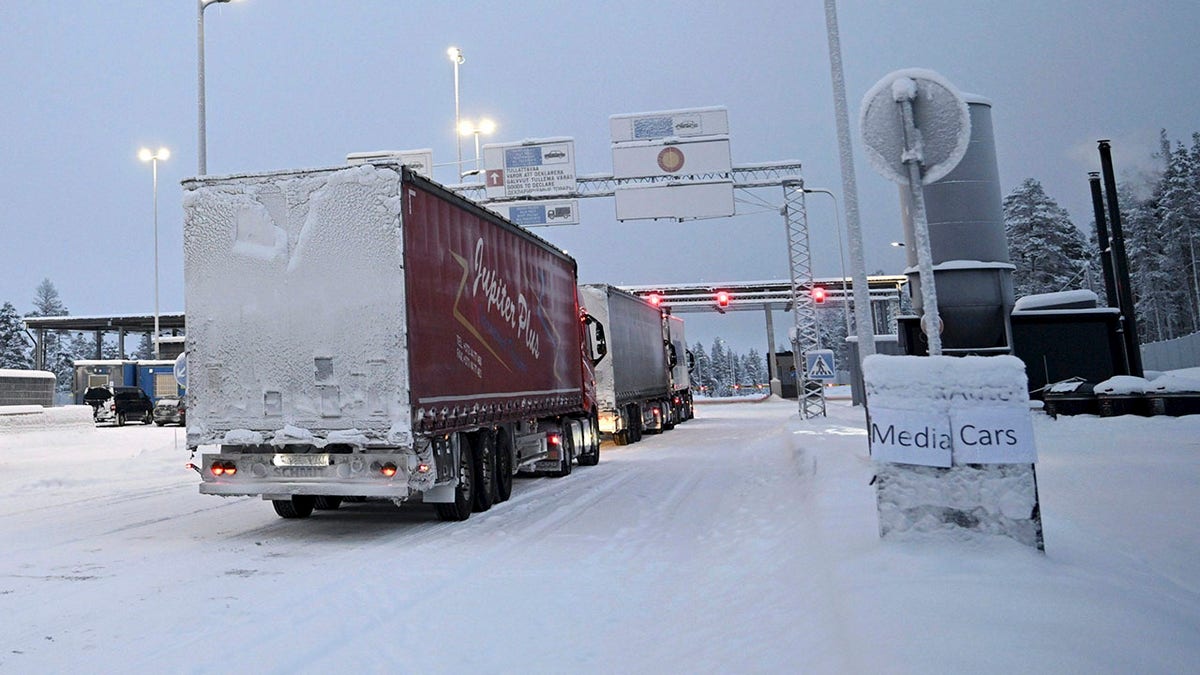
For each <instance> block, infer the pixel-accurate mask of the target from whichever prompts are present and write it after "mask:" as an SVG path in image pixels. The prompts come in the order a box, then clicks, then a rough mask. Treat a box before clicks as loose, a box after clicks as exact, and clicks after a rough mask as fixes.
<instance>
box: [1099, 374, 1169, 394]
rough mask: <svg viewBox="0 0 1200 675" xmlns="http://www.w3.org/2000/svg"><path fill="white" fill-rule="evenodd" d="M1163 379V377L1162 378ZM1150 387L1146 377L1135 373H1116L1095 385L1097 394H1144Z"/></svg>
mask: <svg viewBox="0 0 1200 675" xmlns="http://www.w3.org/2000/svg"><path fill="white" fill-rule="evenodd" d="M1160 379H1161V378H1160ZM1149 388H1150V382H1149V381H1148V380H1146V378H1144V377H1134V376H1133V375H1114V376H1113V377H1110V378H1108V379H1107V380H1105V381H1103V382H1101V383H1099V384H1097V385H1096V387H1095V392H1096V393H1097V394H1106V395H1112V396H1125V395H1129V394H1144V393H1146V390H1147V389H1149Z"/></svg>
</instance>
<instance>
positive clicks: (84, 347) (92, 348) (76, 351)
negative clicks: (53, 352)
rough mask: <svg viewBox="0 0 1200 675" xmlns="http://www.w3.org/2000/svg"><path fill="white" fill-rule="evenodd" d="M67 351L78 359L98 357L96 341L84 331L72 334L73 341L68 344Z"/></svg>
mask: <svg viewBox="0 0 1200 675" xmlns="http://www.w3.org/2000/svg"><path fill="white" fill-rule="evenodd" d="M67 351H69V352H70V353H71V357H72V358H74V359H75V360H77V361H78V360H88V359H94V358H96V341H95V340H94V339H93V338H89V337H88V336H87V335H85V334H84V333H75V334H74V335H72V336H71V341H70V343H68V345H67Z"/></svg>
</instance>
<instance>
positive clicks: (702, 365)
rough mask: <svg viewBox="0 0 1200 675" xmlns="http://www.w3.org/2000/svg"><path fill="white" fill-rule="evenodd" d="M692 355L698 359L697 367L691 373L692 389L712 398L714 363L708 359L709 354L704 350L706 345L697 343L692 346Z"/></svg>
mask: <svg viewBox="0 0 1200 675" xmlns="http://www.w3.org/2000/svg"><path fill="white" fill-rule="evenodd" d="M692 355H693V356H694V357H695V358H696V366H695V368H693V369H692V373H691V376H692V377H691V379H692V387H693V388H695V389H699V390H700V391H701V392H702V393H703V394H704V395H705V396H712V390H713V378H712V361H711V360H710V359H709V358H708V352H706V351H705V350H704V345H703V344H701V343H700V342H699V341H697V342H696V344H695V345H693V346H692Z"/></svg>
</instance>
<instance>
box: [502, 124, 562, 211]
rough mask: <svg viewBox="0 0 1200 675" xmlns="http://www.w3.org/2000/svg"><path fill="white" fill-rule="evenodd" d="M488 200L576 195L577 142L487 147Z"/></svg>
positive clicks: (544, 141)
mask: <svg viewBox="0 0 1200 675" xmlns="http://www.w3.org/2000/svg"><path fill="white" fill-rule="evenodd" d="M483 166H484V182H485V185H486V187H487V198H488V199H506V198H513V197H554V196H559V195H562V196H566V195H570V194H574V193H575V192H576V190H577V188H576V184H575V139H573V138H551V139H534V140H529V141H522V142H520V143H494V144H489V145H485V146H483Z"/></svg>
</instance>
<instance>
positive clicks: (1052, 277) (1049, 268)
mask: <svg viewBox="0 0 1200 675" xmlns="http://www.w3.org/2000/svg"><path fill="white" fill-rule="evenodd" d="M1003 208H1004V234H1005V236H1006V237H1007V239H1008V255H1009V259H1010V261H1011V262H1012V264H1013V265H1014V266H1015V267H1016V269H1015V270H1014V271H1013V287H1014V290H1015V291H1016V295H1017V297H1021V296H1024V295H1030V294H1034V293H1053V292H1055V291H1063V290H1069V289H1072V288H1082V287H1083V286H1084V284H1085V282H1086V279H1087V276H1088V272H1089V271H1090V270H1091V269H1092V267H1093V266H1094V265H1095V258H1094V256H1093V255H1092V251H1091V248H1090V247H1089V246H1088V241H1087V238H1086V237H1085V236H1084V234H1083V232H1082V231H1080V230H1079V228H1077V227H1075V224H1074V223H1072V222H1071V217H1070V216H1069V215H1068V214H1067V211H1066V209H1063V208H1062V207H1061V206H1059V205H1058V203H1057V202H1055V201H1054V200H1053V199H1051V198H1050V197H1049V196H1048V195H1047V194H1046V192H1045V190H1044V189H1042V184H1041V183H1039V182H1038V181H1037V180H1035V179H1033V178H1027V179H1025V181H1024V182H1023V183H1021V185H1019V186H1018V187H1017V188H1016V189H1014V190H1013V191H1012V192H1011V193H1009V195H1008V196H1007V197H1005V198H1004V203H1003Z"/></svg>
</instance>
